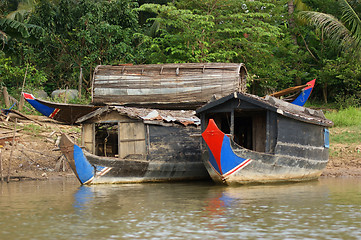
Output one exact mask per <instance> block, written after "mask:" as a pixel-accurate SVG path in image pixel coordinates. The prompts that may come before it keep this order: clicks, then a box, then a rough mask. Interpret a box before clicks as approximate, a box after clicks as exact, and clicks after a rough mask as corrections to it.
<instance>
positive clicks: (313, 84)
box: [304, 79, 316, 90]
mask: <svg viewBox="0 0 361 240" xmlns="http://www.w3.org/2000/svg"><path fill="white" fill-rule="evenodd" d="M315 82H316V79H313V80H312V81H309V82H308V83H306V84H307V85H308V86H307V87H305V89H304V90H307V89H310V88H313V87H314V86H315Z"/></svg>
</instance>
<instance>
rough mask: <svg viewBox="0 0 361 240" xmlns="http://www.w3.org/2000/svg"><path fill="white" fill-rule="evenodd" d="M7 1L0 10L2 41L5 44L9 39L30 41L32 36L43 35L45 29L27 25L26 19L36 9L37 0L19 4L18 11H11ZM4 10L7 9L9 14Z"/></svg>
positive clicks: (25, 0) (1, 4)
mask: <svg viewBox="0 0 361 240" xmlns="http://www.w3.org/2000/svg"><path fill="white" fill-rule="evenodd" d="M6 2H7V1H1V3H0V9H3V11H1V12H0V39H1V40H2V42H3V44H5V41H6V39H7V38H8V37H14V38H21V39H28V38H29V37H31V36H32V35H33V36H35V35H39V34H42V32H43V29H42V28H41V27H39V26H36V25H33V24H28V23H26V18H27V17H28V15H29V14H30V13H31V11H32V10H33V9H34V7H35V5H36V3H37V1H36V0H22V1H19V2H17V4H16V6H15V7H16V9H15V10H13V9H10V7H9V5H7V4H6ZM4 9H7V10H8V11H10V12H8V13H6V11H5V10H4Z"/></svg>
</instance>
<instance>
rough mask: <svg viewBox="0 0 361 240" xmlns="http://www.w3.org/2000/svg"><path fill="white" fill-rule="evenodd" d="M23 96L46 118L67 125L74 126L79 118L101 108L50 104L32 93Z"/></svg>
mask: <svg viewBox="0 0 361 240" xmlns="http://www.w3.org/2000/svg"><path fill="white" fill-rule="evenodd" d="M23 96H24V98H25V100H26V101H27V102H28V103H29V104H30V105H31V106H33V107H34V108H35V109H36V110H37V111H38V112H40V113H41V114H43V115H44V116H46V117H48V118H51V119H54V120H57V121H59V122H63V123H67V124H74V123H75V121H76V120H77V119H78V118H80V117H82V116H84V115H86V114H88V113H90V112H92V111H94V110H96V109H98V108H99V106H94V105H83V104H67V103H55V102H49V101H45V100H41V99H37V98H35V97H34V96H33V95H32V94H30V93H23Z"/></svg>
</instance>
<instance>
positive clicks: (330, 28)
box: [298, 0, 361, 54]
mask: <svg viewBox="0 0 361 240" xmlns="http://www.w3.org/2000/svg"><path fill="white" fill-rule="evenodd" d="M339 4H340V6H341V11H342V17H341V19H340V20H339V19H337V18H336V17H334V16H332V15H330V14H326V13H321V12H313V11H301V12H300V13H299V14H298V16H299V17H300V18H301V19H306V20H307V21H309V22H310V23H311V24H313V25H314V26H316V27H317V28H319V29H322V30H323V32H324V34H325V35H326V36H328V37H329V38H330V39H331V40H332V42H333V44H334V45H335V46H337V47H339V49H340V50H350V51H353V52H355V53H357V54H360V53H361V51H360V50H361V20H360V18H359V16H358V14H357V13H356V12H355V10H354V9H353V8H352V7H351V5H350V4H349V3H348V2H347V1H346V0H339Z"/></svg>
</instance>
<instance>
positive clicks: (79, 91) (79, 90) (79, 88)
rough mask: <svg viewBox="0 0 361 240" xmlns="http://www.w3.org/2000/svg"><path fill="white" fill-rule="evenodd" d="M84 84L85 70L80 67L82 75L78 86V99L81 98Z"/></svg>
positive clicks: (80, 74)
mask: <svg viewBox="0 0 361 240" xmlns="http://www.w3.org/2000/svg"><path fill="white" fill-rule="evenodd" d="M82 84H83V68H82V67H80V73H79V84H78V97H79V99H80V98H81V88H82Z"/></svg>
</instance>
